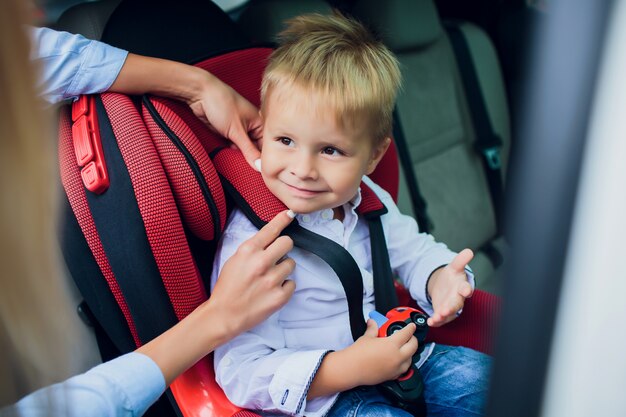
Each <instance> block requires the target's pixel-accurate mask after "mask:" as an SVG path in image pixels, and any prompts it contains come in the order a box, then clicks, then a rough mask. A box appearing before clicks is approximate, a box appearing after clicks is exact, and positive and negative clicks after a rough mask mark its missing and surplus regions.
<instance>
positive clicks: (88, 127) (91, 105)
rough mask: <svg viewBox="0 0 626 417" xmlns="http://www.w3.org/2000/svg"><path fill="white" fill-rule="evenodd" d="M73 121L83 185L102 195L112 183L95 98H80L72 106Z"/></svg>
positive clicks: (77, 159) (77, 157) (74, 140)
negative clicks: (103, 149)
mask: <svg viewBox="0 0 626 417" xmlns="http://www.w3.org/2000/svg"><path fill="white" fill-rule="evenodd" d="M72 121H73V122H74V123H73V124H72V139H73V143H74V153H75V154H76V162H77V163H78V166H80V167H82V169H81V171H80V175H81V177H82V179H83V184H84V185H85V187H86V188H87V189H88V190H89V191H91V192H92V193H96V194H102V193H103V192H105V191H106V190H107V189H108V188H109V185H110V181H109V173H108V171H107V167H106V163H105V161H104V152H103V151H102V142H101V138H100V126H99V125H98V115H97V113H96V99H95V97H94V96H80V97H79V99H78V100H76V101H75V102H74V103H73V104H72Z"/></svg>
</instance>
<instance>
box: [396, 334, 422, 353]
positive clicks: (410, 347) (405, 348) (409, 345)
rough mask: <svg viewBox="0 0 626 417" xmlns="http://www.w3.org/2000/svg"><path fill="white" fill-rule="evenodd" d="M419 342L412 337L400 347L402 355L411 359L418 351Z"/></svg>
mask: <svg viewBox="0 0 626 417" xmlns="http://www.w3.org/2000/svg"><path fill="white" fill-rule="evenodd" d="M418 346H419V342H418V341H417V338H416V337H411V338H410V339H409V340H408V342H406V343H405V344H404V345H402V346H400V354H401V355H403V356H407V357H409V358H410V357H411V356H413V354H414V353H415V352H416V351H417V348H418Z"/></svg>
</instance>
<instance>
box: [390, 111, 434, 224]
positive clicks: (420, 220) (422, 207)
mask: <svg viewBox="0 0 626 417" xmlns="http://www.w3.org/2000/svg"><path fill="white" fill-rule="evenodd" d="M393 139H394V141H395V142H396V146H397V147H398V157H399V158H400V163H401V164H402V168H403V170H404V177H405V178H406V184H407V187H408V188H409V194H410V195H411V196H410V197H411V205H412V206H413V212H414V213H415V220H416V221H417V225H418V226H419V230H420V232H423V233H430V232H431V231H432V230H433V224H432V222H431V221H430V219H429V218H428V211H427V210H426V200H424V197H423V196H422V193H421V192H420V189H419V185H418V184H417V177H416V175H415V170H414V169H413V163H412V161H411V154H410V153H409V147H408V145H407V143H406V138H405V136H404V130H403V129H402V124H401V123H400V115H399V114H398V109H397V108H396V109H394V110H393Z"/></svg>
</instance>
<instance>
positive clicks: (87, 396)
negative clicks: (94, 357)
mask: <svg viewBox="0 0 626 417" xmlns="http://www.w3.org/2000/svg"><path fill="white" fill-rule="evenodd" d="M164 390H165V378H164V377H163V374H162V373H161V370H160V369H159V367H158V366H157V364H156V363H154V361H153V360H152V359H150V358H149V357H148V356H146V355H143V354H141V353H136V352H132V353H128V354H126V355H123V356H120V357H119V358H116V359H113V360H111V361H109V362H106V363H103V364H102V365H98V366H96V367H95V368H93V369H91V370H90V371H88V372H86V373H84V374H82V375H78V376H75V377H73V378H70V379H68V380H67V381H64V382H61V383H58V384H55V385H50V386H48V387H45V388H42V389H40V390H38V391H35V392H33V393H32V394H30V395H28V396H26V397H24V398H22V399H21V400H20V401H19V402H17V403H16V404H14V405H11V406H9V407H6V408H3V409H0V417H17V416H23V417H35V416H38V417H39V416H41V417H44V416H80V417H90V416H94V417H96V416H98V417H106V416H140V415H143V414H144V413H145V412H146V410H147V409H148V407H149V406H150V405H151V404H152V403H154V402H155V401H156V400H157V399H158V398H159V396H161V394H162V393H163V391H164Z"/></svg>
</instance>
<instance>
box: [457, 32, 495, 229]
mask: <svg viewBox="0 0 626 417" xmlns="http://www.w3.org/2000/svg"><path fill="white" fill-rule="evenodd" d="M446 30H447V31H448V35H449V37H450V42H451V43H452V48H453V49H454V55H455V57H456V61H457V64H458V67H459V72H460V75H461V80H462V82H463V88H464V89H465V94H466V96H467V101H468V104H469V110H470V114H471V118H472V123H473V125H474V130H475V132H476V140H475V142H474V149H475V150H476V152H478V153H479V154H480V155H481V157H482V161H483V167H484V169H485V174H486V175H487V182H488V183H489V191H490V194H491V201H492V204H493V208H494V213H495V216H496V227H497V231H498V234H499V233H500V232H501V230H502V213H503V212H502V208H503V207H502V205H503V195H504V192H503V185H502V173H501V168H502V163H501V158H500V149H501V148H502V139H501V138H500V137H499V136H498V135H497V133H496V132H495V131H494V129H493V126H492V124H491V119H490V118H489V114H488V113H487V106H486V103H485V99H484V97H483V94H482V91H481V88H480V83H479V81H478V75H477V73H476V67H475V66H474V61H473V60H472V56H471V53H470V50H469V46H468V44H467V39H465V35H464V34H463V31H462V30H461V28H460V26H459V25H458V24H455V23H449V24H446Z"/></svg>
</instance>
